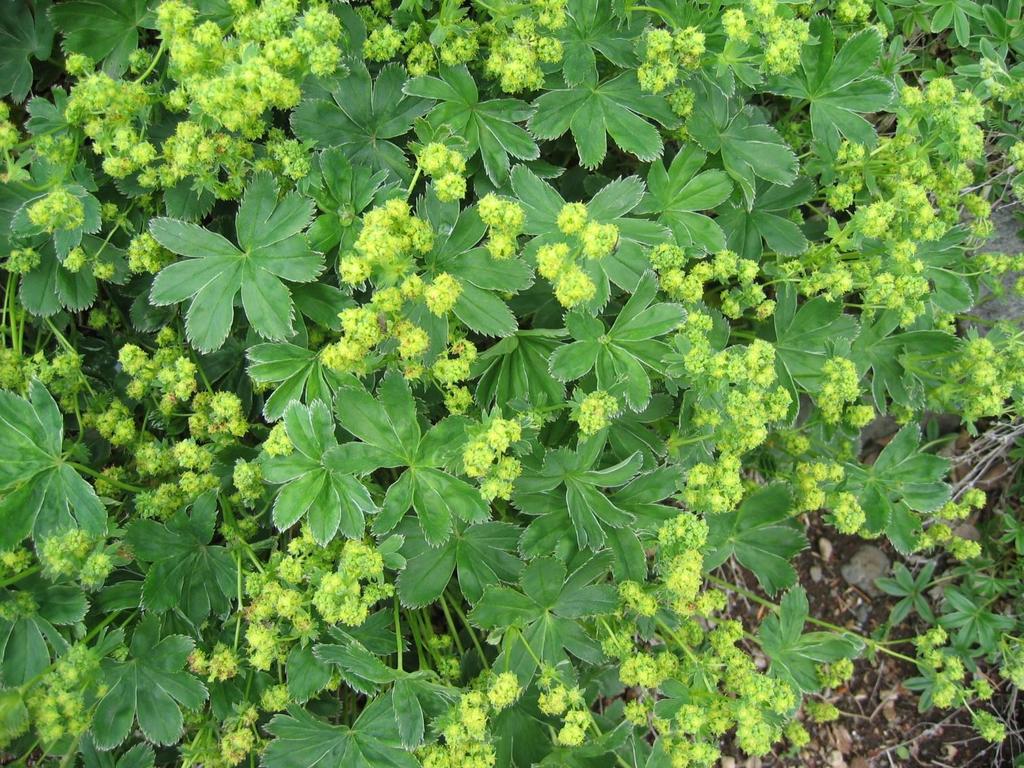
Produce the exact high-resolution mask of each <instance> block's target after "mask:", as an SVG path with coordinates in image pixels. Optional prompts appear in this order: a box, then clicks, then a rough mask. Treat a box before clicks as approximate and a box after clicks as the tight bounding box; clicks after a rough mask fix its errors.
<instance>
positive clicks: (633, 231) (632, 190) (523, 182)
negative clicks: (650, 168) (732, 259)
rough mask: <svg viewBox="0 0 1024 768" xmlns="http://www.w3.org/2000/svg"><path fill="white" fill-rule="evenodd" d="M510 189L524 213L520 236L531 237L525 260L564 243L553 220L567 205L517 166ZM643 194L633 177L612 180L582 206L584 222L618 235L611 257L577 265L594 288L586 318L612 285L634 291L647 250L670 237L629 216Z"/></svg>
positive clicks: (647, 262) (650, 223) (657, 227)
mask: <svg viewBox="0 0 1024 768" xmlns="http://www.w3.org/2000/svg"><path fill="white" fill-rule="evenodd" d="M512 189H513V190H514V191H515V193H516V198H517V199H518V201H519V203H520V204H521V205H522V206H523V208H524V210H525V211H526V224H525V232H526V233H527V234H528V235H534V236H535V237H534V238H533V239H532V240H531V241H530V242H529V243H528V245H527V247H526V254H527V255H528V256H532V255H533V254H535V253H536V251H537V249H538V248H540V247H541V246H542V245H546V244H548V243H555V242H560V241H564V240H565V238H564V237H563V236H562V235H561V233H560V232H559V230H558V222H557V218H558V212H559V211H560V210H561V209H562V206H563V205H565V202H566V201H565V199H564V198H563V197H562V196H561V195H560V194H559V193H558V191H557V190H555V188H554V187H552V186H551V185H550V184H548V183H547V182H546V181H543V180H542V179H540V178H539V177H538V176H537V175H536V174H535V173H533V171H531V170H530V169H529V168H526V167H525V166H522V165H520V166H516V167H515V168H514V169H513V170H512ZM644 189H645V188H644V183H643V181H642V180H641V179H640V178H639V177H637V176H629V177H627V178H624V179H616V180H615V181H612V182H609V183H608V184H606V185H605V186H603V187H602V188H601V189H599V190H598V191H597V192H596V193H595V194H594V196H593V197H591V199H590V201H589V202H587V204H586V205H587V216H588V219H589V220H591V221H595V222H599V223H601V224H614V225H615V226H616V227H617V228H618V230H619V242H618V244H617V245H616V248H615V250H614V251H613V252H612V253H610V254H608V255H607V256H604V257H603V258H600V259H585V260H584V261H583V263H581V264H580V266H581V267H582V268H583V270H584V271H585V272H586V273H587V275H588V276H589V277H590V279H591V280H593V282H594V285H595V286H596V289H597V290H596V292H595V295H594V298H593V300H591V301H590V302H589V303H587V305H586V309H587V310H588V311H590V312H591V314H595V313H596V312H597V311H598V310H599V309H600V308H601V307H603V306H604V305H605V304H607V303H608V299H609V297H610V296H611V284H612V283H614V284H615V285H617V286H619V287H620V288H622V289H623V290H625V291H629V292H633V291H634V290H636V288H637V285H638V284H639V283H640V279H641V278H642V277H643V275H644V273H645V272H646V271H648V269H649V268H650V260H649V258H648V256H647V250H648V249H649V248H650V247H652V246H654V245H657V244H658V243H661V242H664V241H665V238H666V237H668V236H669V231H668V230H667V229H666V228H665V227H663V226H662V225H661V224H658V223H656V222H653V221H649V220H647V219H640V218H634V217H632V216H630V215H629V214H630V213H632V212H633V211H634V210H635V209H636V208H637V206H638V205H640V201H641V200H642V199H643V196H644Z"/></svg>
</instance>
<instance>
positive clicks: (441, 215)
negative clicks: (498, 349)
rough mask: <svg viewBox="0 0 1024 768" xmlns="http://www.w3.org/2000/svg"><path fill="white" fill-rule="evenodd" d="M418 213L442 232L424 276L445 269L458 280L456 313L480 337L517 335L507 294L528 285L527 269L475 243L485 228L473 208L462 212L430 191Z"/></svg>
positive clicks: (529, 275)
mask: <svg viewBox="0 0 1024 768" xmlns="http://www.w3.org/2000/svg"><path fill="white" fill-rule="evenodd" d="M419 213H420V215H421V216H423V217H424V218H426V219H427V221H429V222H430V225H431V227H433V229H434V231H436V232H439V233H440V235H439V236H438V237H436V238H435V239H434V248H433V250H432V251H431V252H430V253H429V254H428V255H427V257H426V262H427V275H429V276H430V277H434V276H436V275H437V274H439V273H442V272H445V273H448V274H450V275H452V276H453V277H456V278H458V279H459V281H460V282H461V284H462V292H461V294H460V295H459V298H458V301H457V302H456V304H455V309H454V312H455V316H456V317H457V318H458V319H459V320H460V321H462V323H464V324H465V325H466V327H468V328H470V329H471V330H473V331H476V332H477V333H479V334H482V335H484V336H508V335H510V334H512V333H515V331H516V330H518V327H519V326H518V323H517V321H516V317H515V315H514V314H513V313H512V310H511V309H509V307H508V305H507V304H506V303H505V298H506V297H507V295H508V294H511V293H516V292H518V291H521V290H523V289H525V288H527V287H529V286H530V284H531V283H532V282H533V275H532V273H531V270H530V267H529V266H528V265H527V264H526V263H525V262H524V261H523V260H522V259H519V258H510V259H500V260H499V259H495V258H494V257H492V256H491V255H490V253H489V252H488V251H487V249H486V248H483V247H480V246H479V244H480V241H481V239H482V238H483V236H484V233H485V231H486V227H485V225H484V223H483V222H482V221H481V220H480V216H479V214H478V213H477V210H476V207H475V206H472V207H470V208H466V209H464V210H462V211H460V210H459V207H458V205H457V204H449V205H445V204H442V203H441V202H440V201H438V200H437V198H436V196H435V195H434V193H433V190H428V193H427V195H426V196H425V197H424V198H423V200H422V201H421V204H420V209H419Z"/></svg>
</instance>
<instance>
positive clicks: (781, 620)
mask: <svg viewBox="0 0 1024 768" xmlns="http://www.w3.org/2000/svg"><path fill="white" fill-rule="evenodd" d="M808 610H809V609H808V605H807V593H806V592H805V591H804V589H803V587H794V588H793V589H791V590H789V591H788V592H787V593H786V594H785V596H784V597H783V598H782V603H781V605H780V606H779V610H778V612H777V613H772V614H771V615H769V616H767V617H765V620H764V621H763V622H761V628H760V630H759V631H758V640H759V641H760V644H761V649H762V650H763V651H764V653H765V655H766V656H767V657H768V658H769V659H771V662H772V665H771V672H772V674H773V675H775V676H776V677H778V678H781V679H782V680H786V681H787V682H790V683H792V684H793V685H795V686H796V687H797V688H799V689H800V690H801V691H805V692H813V691H817V690H819V689H820V688H821V685H820V683H819V682H818V674H817V665H818V664H822V663H828V662H833V661H838V660H839V659H844V658H852V657H853V656H854V655H856V654H857V653H859V652H860V650H861V648H862V645H863V644H862V643H861V642H860V641H859V640H858V639H856V638H854V637H852V636H850V635H839V634H835V633H833V632H808V633H807V634H804V631H803V629H804V623H805V622H806V621H807V615H808Z"/></svg>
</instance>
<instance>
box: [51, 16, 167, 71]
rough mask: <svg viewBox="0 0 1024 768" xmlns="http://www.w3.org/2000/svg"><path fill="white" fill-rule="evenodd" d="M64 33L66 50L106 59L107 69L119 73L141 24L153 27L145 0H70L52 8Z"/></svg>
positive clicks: (131, 49) (132, 48) (99, 59)
mask: <svg viewBox="0 0 1024 768" xmlns="http://www.w3.org/2000/svg"><path fill="white" fill-rule="evenodd" d="M50 18H52V19H53V22H54V24H55V25H56V26H57V29H59V30H60V31H61V33H63V35H64V44H63V47H64V50H65V51H67V52H69V53H83V54H85V55H86V56H88V57H89V58H90V59H92V60H93V61H102V62H104V69H105V71H107V72H109V73H110V74H111V75H114V76H116V75H119V74H121V73H122V72H124V70H125V69H126V68H127V67H128V56H129V55H130V54H131V53H132V51H134V50H135V49H136V48H137V47H138V45H139V28H140V27H146V28H152V18H151V14H150V11H149V10H148V9H147V7H146V0H70V2H65V3H58V4H57V5H55V6H54V7H53V9H52V10H51V11H50Z"/></svg>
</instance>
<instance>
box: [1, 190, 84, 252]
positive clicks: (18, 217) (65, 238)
mask: <svg viewBox="0 0 1024 768" xmlns="http://www.w3.org/2000/svg"><path fill="white" fill-rule="evenodd" d="M40 181H44V180H42V179H41V180H40ZM45 181H48V180H45ZM64 189H65V191H66V192H68V193H70V194H71V195H72V196H74V197H76V198H78V201H79V202H80V203H81V204H82V209H83V213H84V216H83V218H82V221H81V223H80V224H78V225H77V226H75V227H74V228H73V229H58V230H57V231H55V232H53V233H52V236H51V237H52V243H53V249H54V251H55V252H56V254H57V256H58V257H59V258H60V259H61V260H62V261H63V259H64V257H65V256H67V255H68V252H69V251H70V250H71V249H72V248H75V247H77V246H79V245H81V244H82V239H83V237H84V236H85V235H87V234H89V235H93V234H96V233H97V232H99V231H100V227H101V226H102V225H103V220H102V217H101V216H100V201H99V200H97V199H96V196H95V195H93V194H92V193H90V192H89V190H87V189H86V188H85V187H84V186H83V185H81V184H68V185H67V186H65V187H64ZM42 197H43V195H36V196H35V198H34V199H31V200H27V201H26V202H25V204H24V205H22V206H21V208H19V209H18V210H17V212H16V213H15V214H14V218H13V219H12V221H11V229H12V231H13V232H14V234H15V235H18V236H21V237H26V238H29V237H38V236H44V237H45V236H49V235H50V233H48V232H46V231H45V230H44V229H43V228H42V227H41V226H39V225H38V224H33V223H32V221H31V219H30V218H29V216H28V210H29V206H31V205H32V204H33V203H34V202H36V200H38V199H40V198H42Z"/></svg>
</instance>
